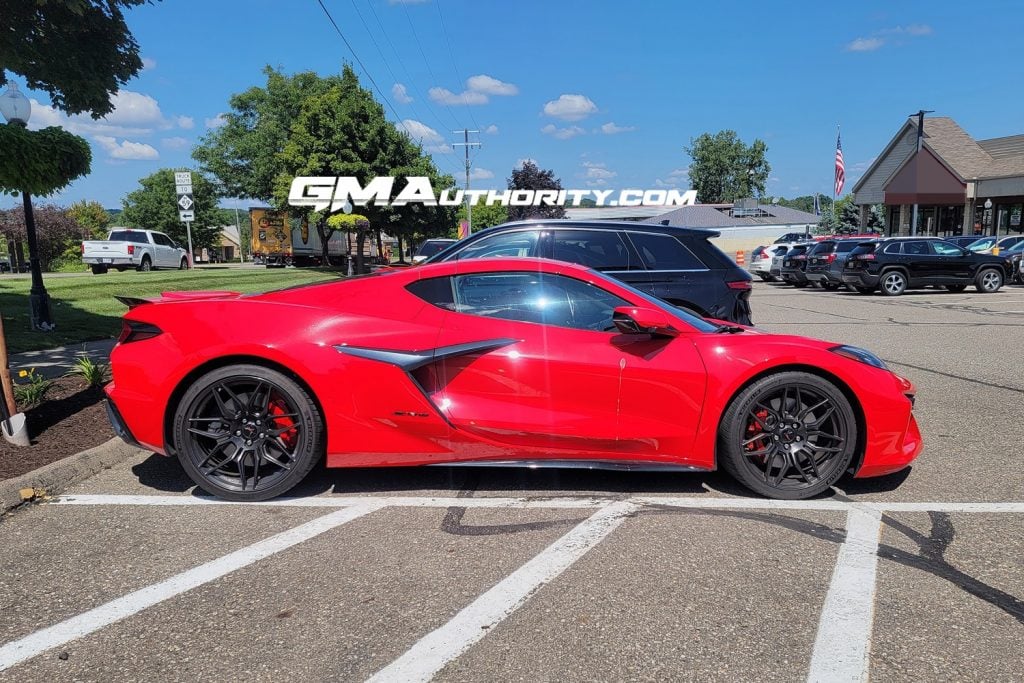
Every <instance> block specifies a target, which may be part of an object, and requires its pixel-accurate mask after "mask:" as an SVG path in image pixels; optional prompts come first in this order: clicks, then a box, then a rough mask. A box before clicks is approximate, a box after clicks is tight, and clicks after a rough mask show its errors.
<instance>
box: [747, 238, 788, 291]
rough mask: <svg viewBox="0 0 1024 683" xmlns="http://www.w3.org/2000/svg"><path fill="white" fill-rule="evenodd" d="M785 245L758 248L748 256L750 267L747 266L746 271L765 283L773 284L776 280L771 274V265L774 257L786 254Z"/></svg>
mask: <svg viewBox="0 0 1024 683" xmlns="http://www.w3.org/2000/svg"><path fill="white" fill-rule="evenodd" d="M786 249H787V247H786V245H783V244H772V245H769V246H767V247H758V248H757V249H755V250H754V251H753V252H752V253H751V254H750V265H749V266H747V270H749V271H750V273H751V274H752V275H756V276H758V277H759V278H761V279H762V280H764V281H765V282H774V281H775V280H776V276H775V274H773V273H772V263H773V261H774V259H775V256H776V255H782V254H784V253H785V252H786Z"/></svg>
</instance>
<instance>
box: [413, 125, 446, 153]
mask: <svg viewBox="0 0 1024 683" xmlns="http://www.w3.org/2000/svg"><path fill="white" fill-rule="evenodd" d="M402 128H404V129H405V130H406V131H408V133H409V137H411V138H412V139H413V140H414V141H415V142H417V143H419V144H421V145H423V149H425V150H426V151H428V152H434V153H437V154H449V153H451V151H452V148H451V145H449V144H448V142H447V141H446V140H445V139H444V137H442V136H441V134H440V133H438V132H437V131H436V130H434V129H433V128H431V127H430V126H428V125H427V124H425V123H423V122H421V121H417V120H416V119H405V120H403V121H402Z"/></svg>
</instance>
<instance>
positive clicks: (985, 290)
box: [974, 268, 1003, 294]
mask: <svg viewBox="0 0 1024 683" xmlns="http://www.w3.org/2000/svg"><path fill="white" fill-rule="evenodd" d="M1002 286H1003V274H1002V273H1000V272H999V271H998V270H996V269H995V268H986V269H985V270H983V271H981V272H980V273H978V279H977V280H976V281H975V283H974V288H975V289H977V290H978V291H979V292H981V293H982V294H993V293H995V292H998V291H999V289H1000V287H1002Z"/></svg>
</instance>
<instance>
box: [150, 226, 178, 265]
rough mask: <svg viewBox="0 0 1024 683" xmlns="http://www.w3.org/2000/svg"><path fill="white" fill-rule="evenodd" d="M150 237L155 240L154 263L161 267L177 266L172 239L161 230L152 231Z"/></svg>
mask: <svg viewBox="0 0 1024 683" xmlns="http://www.w3.org/2000/svg"><path fill="white" fill-rule="evenodd" d="M150 237H151V238H152V240H153V265H154V266H157V267H159V268H170V267H172V266H173V267H177V265H178V264H177V263H176V262H172V253H171V252H172V251H173V249H172V248H171V239H170V238H169V237H168V236H167V235H165V234H163V233H160V232H153V233H150Z"/></svg>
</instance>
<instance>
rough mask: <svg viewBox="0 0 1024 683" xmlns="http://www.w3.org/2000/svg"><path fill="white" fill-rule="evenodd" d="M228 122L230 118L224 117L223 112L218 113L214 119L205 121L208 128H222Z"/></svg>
mask: <svg viewBox="0 0 1024 683" xmlns="http://www.w3.org/2000/svg"><path fill="white" fill-rule="evenodd" d="M227 122H228V120H227V119H225V118H224V113H223V112H221V113H220V114H217V115H216V116H214V117H213V118H212V119H206V120H204V121H203V123H204V124H205V125H206V127H207V128H220V127H221V126H223V125H224V124H225V123H227Z"/></svg>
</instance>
